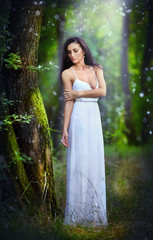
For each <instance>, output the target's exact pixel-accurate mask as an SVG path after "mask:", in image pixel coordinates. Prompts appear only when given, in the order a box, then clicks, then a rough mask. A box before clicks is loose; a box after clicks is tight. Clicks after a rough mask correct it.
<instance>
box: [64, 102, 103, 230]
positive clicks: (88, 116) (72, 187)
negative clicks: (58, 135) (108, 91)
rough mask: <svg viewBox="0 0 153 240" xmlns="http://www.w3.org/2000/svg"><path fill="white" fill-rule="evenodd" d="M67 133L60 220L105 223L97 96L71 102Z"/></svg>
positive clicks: (84, 223) (67, 222) (71, 222)
mask: <svg viewBox="0 0 153 240" xmlns="http://www.w3.org/2000/svg"><path fill="white" fill-rule="evenodd" d="M68 134H69V135H68V141H69V147H67V149H66V164H67V189H66V208H65V219H64V222H65V224H70V225H87V226H89V225H90V224H91V225H94V226H96V225H97V226H99V225H103V226H106V225H107V216H106V186H105V161H104V143H103V132H102V123H101V117H100V111H99V106H98V103H97V99H94V98H88V99H87V98H86V99H84V100H83V98H82V100H81V99H80V100H79V99H78V100H76V101H75V102H74V105H73V110H72V114H71V120H70V124H69V128H68Z"/></svg>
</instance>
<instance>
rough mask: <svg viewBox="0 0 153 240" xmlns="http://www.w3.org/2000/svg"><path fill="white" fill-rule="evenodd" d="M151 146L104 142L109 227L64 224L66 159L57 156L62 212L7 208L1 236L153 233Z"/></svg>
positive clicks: (25, 239)
mask: <svg viewBox="0 0 153 240" xmlns="http://www.w3.org/2000/svg"><path fill="white" fill-rule="evenodd" d="M152 155H153V148H152V146H143V147H142V146H137V147H135V146H124V147H123V146H122V148H120V149H119V148H117V147H116V146H115V145H113V146H110V145H106V146H105V161H106V186H107V212H108V223H109V225H108V227H104V228H102V227H101V228H88V227H81V226H77V227H72V226H65V225H63V216H64V209H65V198H66V160H65V152H64V154H63V161H59V160H58V156H56V158H55V157H54V159H53V163H54V174H55V183H56V192H57V199H58V205H59V207H60V210H61V215H60V216H58V217H56V219H55V220H53V219H51V218H50V217H49V215H47V214H45V213H44V215H43V216H42V215H41V214H38V215H37V216H34V217H33V218H28V217H25V215H23V213H21V212H20V211H17V210H11V209H9V208H8V211H7V216H5V217H3V223H2V224H1V236H2V237H1V239H7V240H9V239H12V240H30V239H33V240H35V239H44V240H52V239H54V240H56V239H57V240H60V239H62V240H65V239H74V240H75V239H76V240H80V239H83V240H90V239H91V240H111V239H112V240H113V239H114V240H115V239H117V240H119V239H127V240H133V239H138V240H141V239H146V240H147V239H152V237H153V225H152V223H153V216H152V212H153V202H152V201H153V176H152V172H153V171H152V170H153V161H152Z"/></svg>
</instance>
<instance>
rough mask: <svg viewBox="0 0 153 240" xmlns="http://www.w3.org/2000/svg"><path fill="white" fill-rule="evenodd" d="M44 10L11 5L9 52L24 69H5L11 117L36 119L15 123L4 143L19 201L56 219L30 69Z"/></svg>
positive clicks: (16, 1) (27, 3) (44, 130)
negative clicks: (45, 211) (30, 160)
mask: <svg viewBox="0 0 153 240" xmlns="http://www.w3.org/2000/svg"><path fill="white" fill-rule="evenodd" d="M43 8H44V1H32V0H24V1H20V0H13V1H12V6H11V12H10V19H9V32H11V33H12V34H13V35H14V39H13V41H12V43H11V45H10V51H9V52H12V53H17V52H18V53H19V56H20V58H21V64H22V67H21V68H19V69H18V70H14V69H6V68H4V71H3V76H4V84H5V89H6V94H7V98H8V99H9V100H13V101H14V104H13V105H12V106H9V111H10V114H16V115H25V114H27V115H33V118H32V120H31V122H30V123H23V122H16V123H14V124H13V126H12V127H11V129H10V131H9V132H8V133H7V134H6V135H5V141H6V142H7V149H6V150H7V154H8V155H9V157H10V158H11V159H12V156H14V155H15V158H16V160H15V161H16V164H14V163H13V160H11V161H12V164H11V166H12V167H10V170H11V176H12V178H13V179H14V183H15V189H16V191H17V195H18V197H19V199H20V200H21V202H22V203H24V205H25V206H28V207H27V209H28V210H30V208H31V206H34V208H33V210H37V209H38V208H39V209H44V208H45V209H49V210H50V211H51V213H52V214H53V215H54V213H55V210H56V197H55V185H54V178H53V167H52V159H51V138H50V132H49V125H48V120H47V115H46V112H45V108H44V105H43V100H42V97H41V94H40V91H39V89H38V84H37V72H33V71H31V70H29V69H28V67H29V66H30V65H33V66H37V63H38V46H39V38H40V30H41V21H42V15H43ZM15 151H16V152H17V153H19V154H15ZM23 154H26V155H23ZM16 155H17V156H16ZM19 156H21V157H22V159H23V160H24V159H27V158H26V157H23V156H28V157H30V158H31V159H32V164H30V163H29V162H28V160H26V161H25V160H24V161H22V160H21V157H20V158H19ZM18 158H19V159H20V160H18ZM29 205H30V206H29Z"/></svg>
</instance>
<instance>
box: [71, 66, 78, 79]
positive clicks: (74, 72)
mask: <svg viewBox="0 0 153 240" xmlns="http://www.w3.org/2000/svg"><path fill="white" fill-rule="evenodd" d="M71 69H72V72H73V73H74V75H75V77H76V78H77V75H76V73H75V71H74V69H73V68H72V67H71Z"/></svg>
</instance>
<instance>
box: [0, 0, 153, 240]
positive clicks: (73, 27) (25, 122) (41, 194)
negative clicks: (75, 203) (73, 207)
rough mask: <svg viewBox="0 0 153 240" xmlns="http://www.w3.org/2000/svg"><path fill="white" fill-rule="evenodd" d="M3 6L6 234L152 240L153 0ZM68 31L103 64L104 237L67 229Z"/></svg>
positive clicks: (1, 195)
mask: <svg viewBox="0 0 153 240" xmlns="http://www.w3.org/2000/svg"><path fill="white" fill-rule="evenodd" d="M0 4H1V8H0V9H1V10H0V12H1V23H0V27H1V29H0V31H1V36H0V37H1V42H0V54H1V55H0V61H1V62H0V67H1V71H0V76H1V82H0V93H1V110H0V116H1V120H0V130H1V131H0V133H1V140H0V145H1V155H0V156H1V162H0V164H1V167H0V171H1V183H0V204H1V220H2V225H1V226H2V227H1V233H2V235H3V237H4V239H6V236H7V239H9V238H10V239H11V236H12V233H14V236H15V237H16V238H13V239H18V238H20V239H21V233H25V232H26V230H25V229H26V228H25V226H26V227H28V229H29V235H28V233H27V235H26V234H24V235H23V234H22V239H27V238H28V239H30V237H32V236H33V239H34V237H35V239H37V238H39V237H40V236H42V235H43V236H44V239H75V238H76V239H93V238H94V239H137V238H136V237H138V239H141V237H146V238H147V239H150V237H152V234H153V230H152V229H153V226H152V222H153V221H152V216H151V210H152V204H151V203H152V197H151V195H152V190H151V189H152V180H153V179H152V176H151V170H152V169H153V164H152V142H153V111H152V109H153V81H152V79H153V3H152V1H149V0H146V1H145V0H143V1H142V0H140V1H138V0H125V1H121V0H108V1H103V0H94V1H93V0H85V1H80V0H78V1H71V0H69V1H66V0H64V1H61V0H57V1H49V0H46V2H44V1H31V0H27V1H18V0H16V1H15V0H12V1H11V0H5V1H2V2H1V3H0ZM70 36H80V37H82V38H83V39H84V40H85V41H86V42H87V44H88V46H89V48H90V49H91V52H92V54H93V56H94V58H95V60H96V61H97V62H98V63H100V64H101V65H102V66H103V68H104V75H105V80H106V84H107V95H106V96H105V97H101V98H100V99H99V107H100V113H101V118H102V126H103V135H104V140H105V158H106V178H107V206H108V220H109V222H110V224H109V227H108V228H106V229H101V231H99V232H96V233H95V230H93V229H84V228H81V227H78V228H77V230H76V228H75V229H73V228H72V229H71V228H65V227H64V226H63V225H62V220H63V216H64V207H65V194H66V193H65V192H66V159H65V148H63V147H62V144H61V142H60V140H61V134H62V120H63V108H64V98H63V86H62V81H61V78H60V76H59V67H60V64H61V54H62V45H63V42H64V41H65V40H66V39H67V38H68V37H70ZM144 195H145V199H144ZM140 209H141V212H140ZM19 223H20V225H21V229H20V231H19V229H18V224H19ZM38 229H39V230H38ZM59 229H60V231H59ZM9 233H10V234H9ZM51 237H52V238H51ZM130 237H131V238H130ZM132 237H133V238H132ZM143 239H144V238H143Z"/></svg>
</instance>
